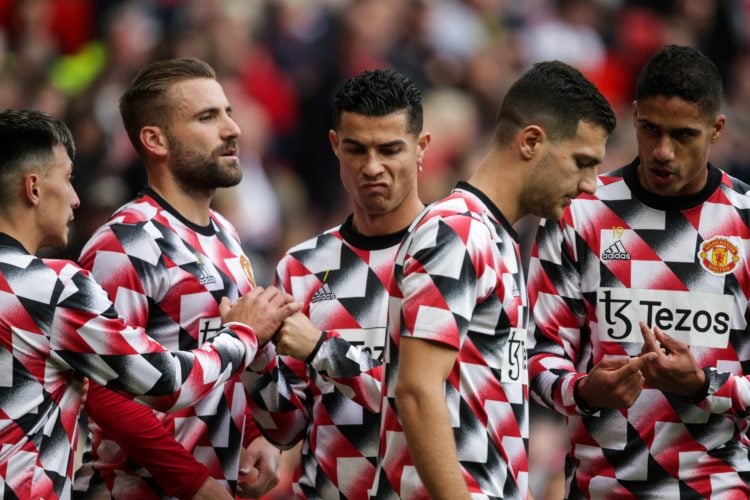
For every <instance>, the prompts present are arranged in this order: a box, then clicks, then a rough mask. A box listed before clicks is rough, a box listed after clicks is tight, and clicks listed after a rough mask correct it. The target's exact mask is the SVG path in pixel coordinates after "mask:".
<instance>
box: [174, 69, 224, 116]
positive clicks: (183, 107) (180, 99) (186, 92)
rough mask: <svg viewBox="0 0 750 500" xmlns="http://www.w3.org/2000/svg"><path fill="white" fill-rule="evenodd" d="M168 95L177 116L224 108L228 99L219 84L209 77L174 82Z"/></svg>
mask: <svg viewBox="0 0 750 500" xmlns="http://www.w3.org/2000/svg"><path fill="white" fill-rule="evenodd" d="M170 96H171V98H172V102H173V104H174V110H175V113H176V115H177V116H190V115H192V114H194V113H197V112H200V111H201V110H205V109H212V108H219V109H224V108H226V107H227V106H229V101H228V100H227V97H226V95H224V90H223V89H222V88H221V85H220V84H219V82H217V81H216V80H213V79H211V78H192V79H190V80H182V81H179V82H176V83H174V84H173V85H172V86H171V88H170Z"/></svg>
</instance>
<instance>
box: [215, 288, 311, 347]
mask: <svg viewBox="0 0 750 500" xmlns="http://www.w3.org/2000/svg"><path fill="white" fill-rule="evenodd" d="M301 307H302V306H301V304H300V303H299V302H295V301H294V299H293V298H292V297H291V296H290V295H288V294H286V293H284V292H282V291H280V290H279V289H278V288H276V287H268V288H265V289H264V288H263V287H260V286H259V287H255V288H253V289H252V290H251V291H250V293H247V294H245V295H243V296H242V297H240V298H239V299H238V300H237V302H235V304H234V305H231V304H230V303H229V299H227V298H226V297H224V298H222V300H221V304H220V305H219V312H220V314H221V320H222V322H223V323H228V322H230V321H238V322H240V323H244V324H246V325H248V326H249V327H251V328H252V329H253V331H255V335H256V337H257V338H258V344H259V345H263V344H265V343H266V342H268V341H269V340H270V339H271V337H273V334H274V333H275V332H276V330H278V329H279V326H281V322H282V321H284V318H286V317H287V316H289V315H290V314H293V313H295V312H297V311H299V310H300V309H301Z"/></svg>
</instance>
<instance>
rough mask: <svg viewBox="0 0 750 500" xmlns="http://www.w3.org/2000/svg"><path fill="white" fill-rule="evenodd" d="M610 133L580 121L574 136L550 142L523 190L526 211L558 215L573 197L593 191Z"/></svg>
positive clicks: (551, 217) (523, 207)
mask: <svg viewBox="0 0 750 500" xmlns="http://www.w3.org/2000/svg"><path fill="white" fill-rule="evenodd" d="M607 137H608V134H607V132H606V130H605V129H604V128H602V127H601V126H599V125H595V124H592V123H589V122H584V121H581V122H578V128H577V130H576V135H575V136H573V137H571V138H568V139H561V140H556V141H549V142H547V145H546V149H545V152H544V153H543V155H542V157H541V158H540V160H539V162H538V163H537V164H536V166H535V167H534V168H533V169H532V171H531V174H530V178H529V180H528V182H526V184H525V187H524V189H523V190H522V192H521V207H522V211H523V213H524V214H526V213H533V214H535V215H538V216H539V217H544V218H546V219H559V218H560V217H562V215H563V209H564V208H565V207H566V206H568V205H570V202H571V200H573V198H575V197H577V196H578V195H580V194H581V193H588V194H594V191H595V190H596V167H597V165H599V164H600V163H601V162H602V160H603V159H604V151H605V145H606V142H607Z"/></svg>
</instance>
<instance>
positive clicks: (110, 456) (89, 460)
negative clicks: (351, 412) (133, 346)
mask: <svg viewBox="0 0 750 500" xmlns="http://www.w3.org/2000/svg"><path fill="white" fill-rule="evenodd" d="M80 261H81V265H83V266H84V267H86V268H88V269H90V270H91V273H92V275H93V276H94V278H95V279H96V280H97V281H98V282H99V283H101V285H102V287H104V289H105V290H107V292H108V293H109V294H110V296H111V297H112V300H113V302H114V303H115V306H116V307H117V310H118V312H119V313H120V314H121V315H122V316H124V318H125V319H126V321H127V322H129V323H131V324H134V325H138V326H142V327H144V328H146V329H147V331H148V334H149V335H150V336H151V337H152V338H153V339H155V340H157V341H159V342H160V343H162V344H163V345H164V346H166V347H167V348H169V349H170V350H173V351H177V350H182V349H191V348H194V347H196V346H198V345H200V344H201V343H202V342H204V341H205V340H207V339H211V338H213V337H214V336H215V335H216V332H217V331H218V330H219V328H220V326H221V319H220V314H219V306H218V305H219V302H220V300H221V297H222V296H227V297H229V299H230V300H235V299H236V298H237V297H239V296H240V295H244V294H245V293H247V292H249V291H250V290H251V289H252V287H253V286H254V282H253V278H252V270H251V268H250V263H249V261H248V259H247V257H246V256H245V254H244V252H243V250H242V248H241V247H240V243H239V240H238V237H237V234H236V231H235V230H234V228H233V227H232V226H231V225H230V224H229V222H228V221H226V220H225V219H224V218H222V217H221V216H220V215H219V214H217V213H216V212H213V211H211V213H210V223H209V225H208V226H197V225H195V224H193V223H191V222H190V221H188V220H187V219H185V218H183V217H182V216H181V215H180V214H179V213H178V212H177V211H176V210H174V209H173V208H172V207H171V206H170V205H169V204H168V203H167V202H166V201H165V200H163V199H162V198H161V197H159V195H157V194H156V193H155V192H153V191H152V190H150V189H149V190H147V191H146V192H145V194H144V195H143V196H141V197H140V198H138V199H136V200H135V201H133V202H131V203H129V204H127V205H125V206H124V207H122V208H121V209H119V210H118V211H117V212H116V213H115V214H114V215H113V216H112V217H111V218H110V220H109V222H108V223H107V224H105V225H103V226H102V227H100V228H99V229H98V230H97V231H96V232H95V234H94V235H93V236H92V238H91V239H90V240H89V242H88V243H87V245H86V247H85V248H84V249H83V251H82V254H81V259H80ZM95 404H99V403H98V402H97V400H96V399H94V400H91V401H89V402H88V403H87V406H89V407H90V406H91V405H95ZM122 404H123V405H126V404H128V403H127V402H122ZM119 409H120V408H119V406H118V413H119ZM122 411H123V412H124V411H125V409H124V408H123V409H122ZM132 411H133V412H136V411H137V409H136V408H134V409H133V410H132ZM246 411H247V398H246V394H245V391H244V387H243V385H242V382H241V380H240V378H239V377H234V378H232V379H231V380H230V381H228V382H227V383H226V384H225V385H223V386H222V387H218V388H217V389H216V390H215V391H214V392H213V393H212V394H210V395H209V396H208V397H207V398H205V399H204V400H203V401H201V402H199V403H198V404H196V405H195V406H193V407H190V408H186V409H185V410H182V411H180V412H177V413H174V414H170V415H167V414H164V413H160V412H154V414H155V416H156V418H158V420H159V421H160V422H161V423H162V425H163V426H164V427H165V428H166V429H169V430H170V431H172V432H173V434H174V436H175V438H176V440H177V441H178V442H179V443H180V444H182V445H183V446H184V447H185V449H186V450H188V451H189V452H190V453H192V454H193V455H194V456H195V458H196V459H197V460H198V461H199V462H201V463H203V464H204V465H205V466H206V467H207V468H208V470H209V472H210V473H211V475H212V476H213V477H215V478H216V479H218V480H219V481H222V482H224V483H225V484H226V485H227V486H228V487H230V488H232V490H234V488H235V487H236V480H237V474H238V467H239V457H240V450H241V447H242V444H243V433H244V432H245V425H246V420H250V421H251V420H252V419H249V418H248V417H247V415H246ZM102 425H105V424H104V423H101V424H99V425H97V423H96V422H93V423H92V424H91V431H92V439H93V449H92V453H91V455H90V456H87V457H85V463H84V466H83V467H82V468H81V470H80V471H79V472H78V473H77V474H76V490H87V491H88V494H89V495H94V494H97V493H106V490H108V491H109V492H111V493H112V494H114V495H115V496H116V497H118V498H120V497H128V498H151V497H154V496H161V495H162V494H163V493H162V492H161V490H160V489H159V486H158V485H157V484H156V482H155V481H154V480H153V478H151V477H150V474H149V473H148V472H147V471H146V470H145V469H144V468H143V467H141V466H140V465H139V464H138V463H136V462H135V461H133V460H131V459H130V457H128V456H127V455H126V454H125V453H124V452H123V450H122V449H121V448H120V446H119V445H118V444H117V443H116V442H115V439H114V438H115V437H118V436H119V437H120V439H123V438H126V439H130V440H131V441H133V440H138V439H140V438H141V437H140V435H139V433H140V432H141V430H140V429H139V426H138V422H137V421H136V422H114V423H112V422H108V423H107V425H108V428H107V429H103V428H102V427H101V426H102ZM124 429H125V430H124ZM123 433H124V435H123ZM170 460H177V459H176V458H174V457H170V456H164V457H163V458H162V460H161V462H162V463H164V464H165V467H166V466H168V465H169V463H170Z"/></svg>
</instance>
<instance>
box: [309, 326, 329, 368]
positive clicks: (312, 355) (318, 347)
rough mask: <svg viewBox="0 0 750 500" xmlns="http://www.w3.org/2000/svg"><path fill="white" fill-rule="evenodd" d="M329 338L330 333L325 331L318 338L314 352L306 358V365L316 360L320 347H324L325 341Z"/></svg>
mask: <svg viewBox="0 0 750 500" xmlns="http://www.w3.org/2000/svg"><path fill="white" fill-rule="evenodd" d="M327 336H328V332H326V331H325V330H323V331H321V332H320V337H318V341H317V342H316V343H315V347H313V350H312V351H311V352H310V354H308V355H307V357H306V358H305V364H306V365H309V364H312V361H313V359H315V355H316V354H318V351H319V350H320V346H322V345H323V342H324V341H325V339H326V337H327Z"/></svg>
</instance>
